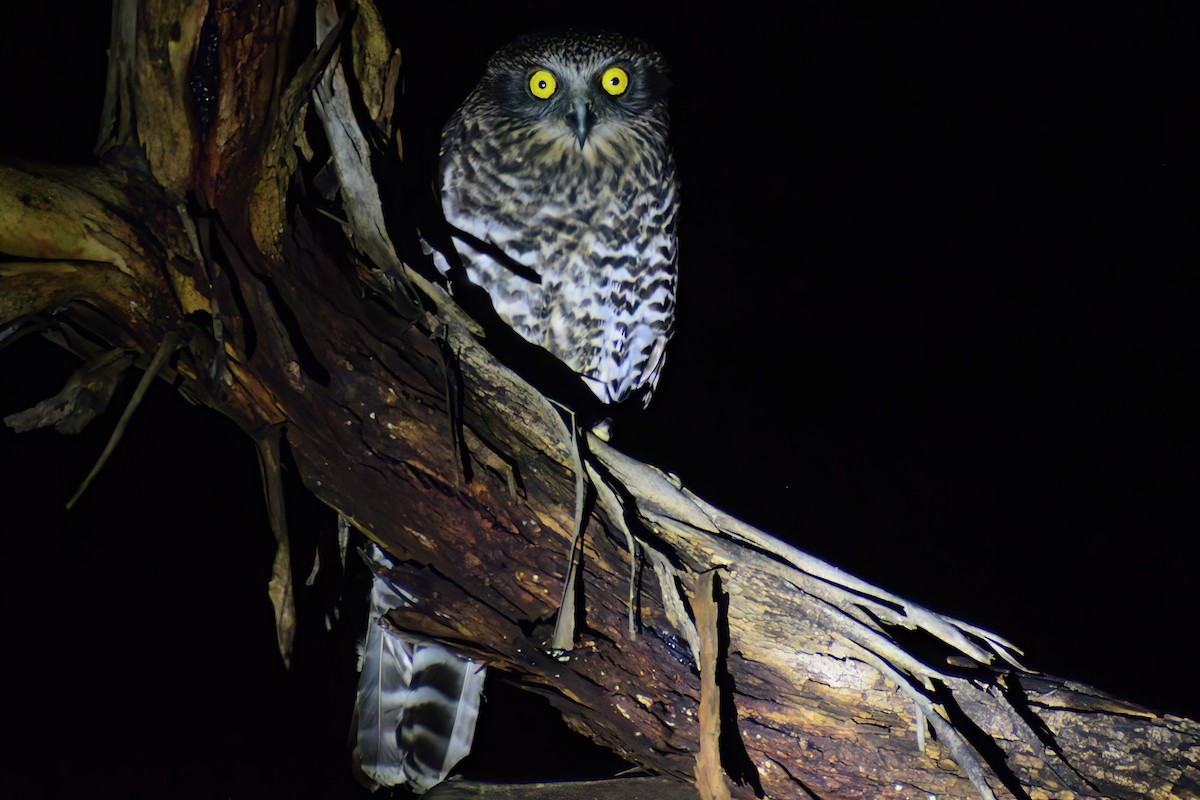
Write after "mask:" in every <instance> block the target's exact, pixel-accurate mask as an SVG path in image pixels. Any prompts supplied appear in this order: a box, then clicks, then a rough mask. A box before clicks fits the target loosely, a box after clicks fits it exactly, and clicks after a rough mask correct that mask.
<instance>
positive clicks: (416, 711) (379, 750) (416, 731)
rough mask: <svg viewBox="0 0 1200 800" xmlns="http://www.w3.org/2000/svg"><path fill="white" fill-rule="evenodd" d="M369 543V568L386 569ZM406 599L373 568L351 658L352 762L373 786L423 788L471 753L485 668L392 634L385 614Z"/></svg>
mask: <svg viewBox="0 0 1200 800" xmlns="http://www.w3.org/2000/svg"><path fill="white" fill-rule="evenodd" d="M370 547H371V551H370V552H369V554H368V555H369V558H370V559H371V560H372V561H373V562H374V564H375V565H380V566H390V561H389V560H388V558H387V556H386V555H384V553H383V551H382V550H380V549H379V548H378V547H375V545H373V544H372V545H370ZM373 566H374V565H373ZM414 602H415V600H414V598H412V597H410V596H408V595H407V593H405V592H404V591H403V590H402V589H400V588H399V587H397V586H396V585H394V584H392V583H391V582H390V581H389V580H388V579H387V578H386V577H384V576H383V575H380V574H379V573H378V572H376V573H375V575H374V580H373V581H372V585H371V613H370V619H369V621H368V624H367V639H366V643H365V645H364V647H363V653H362V659H361V661H360V663H359V672H360V675H359V680H358V696H357V698H356V700H355V731H356V737H357V738H356V744H355V746H354V763H355V765H356V767H357V768H358V769H359V770H360V771H361V772H362V774H363V775H365V776H366V777H367V778H368V779H369V780H370V781H371V782H373V783H374V784H377V785H380V786H400V785H404V786H407V787H408V788H409V789H411V790H412V791H414V792H418V793H423V792H426V791H428V790H429V789H431V788H433V787H434V786H436V785H437V784H438V783H441V782H442V781H443V780H445V778H446V776H447V775H449V774H450V770H452V769H453V768H454V766H455V765H456V764H458V762H459V761H461V760H462V759H463V758H465V757H466V756H467V754H468V753H470V752H471V740H472V739H473V738H474V736H475V719H476V717H477V716H478V715H479V704H480V700H481V698H482V696H483V679H484V674H485V668H484V666H483V665H482V664H478V663H476V662H474V661H471V660H470V659H467V658H464V657H462V656H460V655H457V654H455V653H452V652H451V651H449V650H447V649H446V648H444V647H441V646H439V645H434V644H426V643H424V642H416V641H413V640H411V639H407V638H405V637H404V636H402V635H401V634H399V633H398V632H396V630H395V629H393V628H392V627H391V626H390V625H389V624H388V622H387V620H386V618H385V617H386V615H387V612H388V611H390V610H391V609H393V608H397V607H399V606H402V605H412V604H413V603H414Z"/></svg>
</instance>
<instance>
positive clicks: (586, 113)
mask: <svg viewBox="0 0 1200 800" xmlns="http://www.w3.org/2000/svg"><path fill="white" fill-rule="evenodd" d="M595 124H596V112H594V111H592V104H591V103H589V102H587V101H586V100H582V99H579V100H576V101H575V105H574V106H572V108H571V110H570V112H569V113H568V114H567V127H569V128H570V129H571V131H572V132H573V133H574V134H575V138H576V139H578V140H579V149H581V150H582V149H583V143H584V142H586V141H587V137H588V134H589V133H591V131H592V126H593V125H595Z"/></svg>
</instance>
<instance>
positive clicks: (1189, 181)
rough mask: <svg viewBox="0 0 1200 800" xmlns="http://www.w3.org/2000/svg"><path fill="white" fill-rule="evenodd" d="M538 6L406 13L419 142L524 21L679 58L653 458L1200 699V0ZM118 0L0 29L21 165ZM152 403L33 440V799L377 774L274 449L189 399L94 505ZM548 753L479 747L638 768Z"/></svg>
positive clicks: (96, 89) (13, 567)
mask: <svg viewBox="0 0 1200 800" xmlns="http://www.w3.org/2000/svg"><path fill="white" fill-rule="evenodd" d="M397 5H399V4H397ZM503 5H504V4H495V6H487V5H483V4H465V5H463V4H457V5H455V6H454V7H453V8H446V9H443V10H441V11H437V12H434V11H430V12H421V13H408V12H403V13H402V12H396V13H393V15H392V16H393V19H392V22H393V23H394V27H393V31H394V38H395V40H396V41H397V42H398V44H399V46H400V47H401V49H402V51H403V54H404V61H405V69H406V87H407V100H406V103H407V105H406V122H405V123H404V124H405V125H406V133H405V153H406V156H407V157H408V158H410V159H412V160H414V161H416V162H417V163H418V164H419V160H420V159H432V158H434V157H435V153H436V139H435V137H436V131H437V128H438V127H439V126H440V124H441V122H442V121H443V120H444V119H445V117H446V116H448V115H449V113H450V112H451V111H452V110H453V108H454V106H455V105H456V104H457V103H458V101H459V100H460V99H461V98H462V97H463V96H464V95H465V94H466V93H467V92H468V91H469V90H470V88H471V87H472V86H473V84H474V81H475V79H476V78H477V76H478V75H479V73H480V70H481V68H482V64H483V62H484V60H485V59H486V57H487V55H488V54H489V53H490V52H491V51H492V50H493V49H495V47H497V46H499V45H500V44H503V43H504V42H505V41H507V40H508V39H509V38H510V37H511V36H513V35H515V34H517V33H520V32H523V31H526V30H529V29H532V28H535V27H545V26H556V25H557V26H566V25H575V26H580V27H606V28H610V29H615V30H622V31H625V32H628V33H633V34H636V35H641V36H643V37H645V38H647V39H649V40H650V41H652V42H654V43H655V44H656V45H658V46H659V48H660V49H662V50H663V51H664V52H665V54H666V56H667V58H668V60H669V62H670V63H671V65H672V67H673V74H674V82H675V88H674V92H673V95H672V123H673V139H674V142H675V147H676V152H677V155H678V158H679V164H680V171H681V175H682V179H683V202H684V211H683V219H682V230H681V254H682V255H681V283H680V296H679V318H678V333H677V336H676V339H675V340H674V342H673V343H672V346H671V349H670V350H669V356H668V359H667V365H666V368H665V370H664V372H663V378H662V382H661V384H660V389H659V392H658V394H657V395H656V397H655V402H654V403H653V405H652V406H651V408H650V409H649V410H648V411H647V412H646V413H645V414H644V415H643V416H641V417H640V418H638V419H636V420H632V421H631V422H630V423H629V424H628V425H627V426H626V427H625V428H624V429H622V430H619V431H617V438H616V444H617V445H618V446H620V447H622V448H623V449H625V450H627V451H629V452H632V453H633V454H635V455H637V456H639V457H640V458H643V459H644V460H648V461H650V462H652V463H655V464H658V465H660V466H662V467H664V468H667V469H670V470H672V471H674V472H676V473H678V474H679V475H680V476H681V477H682V479H683V480H684V482H685V483H686V484H687V485H688V486H689V488H691V489H693V490H694V491H696V492H697V493H698V494H700V495H701V496H704V497H705V498H707V499H709V500H711V501H712V502H714V503H715V504H716V505H718V506H720V507H723V508H725V509H727V510H729V511H730V512H732V513H734V514H735V515H737V516H739V517H741V518H743V519H745V520H747V521H748V522H750V523H752V524H755V525H757V526H759V527H761V528H763V529H765V530H767V531H770V532H772V533H774V534H776V535H778V536H781V537H783V538H786V539H788V540H789V541H791V542H793V543H794V544H796V545H797V546H799V547H801V548H802V549H804V550H806V551H808V552H810V553H812V554H814V555H818V556H820V557H823V558H825V559H827V560H829V561H831V562H833V563H835V564H837V565H838V566H840V567H843V568H844V569H846V570H848V571H850V572H852V573H855V574H857V575H859V576H861V577H863V578H865V579H867V580H870V581H872V582H874V583H876V584H879V585H880V586H883V587H885V588H887V589H889V590H891V591H894V592H895V593H897V594H900V595H902V596H905V597H908V598H911V599H913V600H916V601H919V602H921V603H923V604H925V605H927V606H929V607H932V608H933V609H936V610H938V611H942V612H946V613H949V614H952V615H954V616H957V617H959V618H962V619H966V620H969V621H971V622H974V623H976V624H979V625H982V626H983V627H986V628H990V629H992V630H994V631H996V632H998V633H1000V634H1002V635H1003V636H1005V637H1006V638H1008V639H1010V640H1012V641H1014V642H1015V643H1017V644H1018V645H1020V646H1022V647H1023V648H1024V649H1025V651H1026V662H1027V663H1028V665H1029V666H1031V667H1033V668H1036V669H1041V670H1044V671H1047V672H1050V673H1053V674H1057V675H1061V676H1064V677H1068V678H1072V679H1076V680H1079V681H1082V682H1084V683H1088V684H1092V685H1094V686H1096V687H1098V688H1100V689H1103V690H1105V691H1108V692H1110V693H1112V694H1114V695H1117V696H1119V697H1122V698H1124V699H1128V700H1132V701H1135V702H1140V703H1143V704H1145V705H1148V706H1150V707H1153V708H1156V709H1161V710H1166V711H1171V712H1175V713H1179V714H1182V715H1186V716H1190V717H1192V718H1198V717H1200V691H1198V690H1197V688H1196V684H1195V678H1194V676H1195V673H1196V668H1195V666H1194V664H1192V663H1191V662H1189V661H1188V660H1187V656H1186V655H1185V652H1186V651H1188V650H1189V649H1190V646H1191V644H1192V642H1193V640H1194V639H1195V635H1196V630H1197V623H1196V618H1197V613H1198V612H1200V601H1198V600H1197V594H1196V586H1197V581H1196V578H1195V576H1196V567H1197V559H1196V556H1195V555H1194V551H1193V550H1192V549H1191V543H1192V541H1193V540H1194V539H1195V538H1196V536H1197V533H1198V532H1200V422H1198V419H1200V415H1198V409H1200V314H1198V313H1197V312H1198V310H1200V273H1198V270H1197V267H1198V266H1200V265H1198V255H1200V243H1198V241H1197V237H1196V226H1195V221H1196V220H1197V213H1196V212H1197V203H1196V199H1195V198H1196V192H1197V177H1198V175H1197V172H1198V171H1197V156H1196V152H1197V145H1196V142H1197V141H1198V134H1200V115H1198V113H1197V105H1196V94H1195V91H1194V87H1195V84H1194V81H1193V80H1192V79H1185V76H1186V75H1195V74H1200V64H1197V63H1196V62H1197V61H1198V60H1200V59H1198V58H1197V52H1200V51H1197V50H1196V48H1195V44H1194V43H1195V42H1196V41H1197V37H1198V34H1200V25H1198V24H1197V23H1198V20H1197V14H1196V10H1195V9H1194V8H1192V7H1191V6H1188V5H1186V4H1183V3H1177V4H1159V3H1155V4H1136V3H1127V4H1124V5H1123V6H1121V7H1112V8H1109V7H1107V6H1105V5H1104V4H1086V5H1085V4H1070V6H1071V8H1070V9H1068V8H1067V5H1068V4H1057V9H1058V10H1052V11H1051V10H1047V9H1046V8H1045V7H1035V6H1034V5H1031V6H1030V7H1029V8H1027V9H1026V10H1023V11H1019V10H1015V9H1016V6H1011V5H1010V6H1008V8H1007V9H1006V10H1005V11H1003V12H1001V11H998V10H984V9H981V8H967V7H964V6H965V5H966V4H963V6H960V5H958V4H953V3H935V2H930V3H905V4H898V3H897V4H888V3H862V2H851V3H840V4H839V3H833V2H819V3H817V2H814V3H804V4H796V5H795V6H794V7H791V8H785V7H784V6H783V5H782V4H779V5H774V4H771V5H765V6H762V7H760V6H757V5H753V4H746V3H740V4H736V5H731V6H730V8H731V9H736V12H734V11H728V12H725V13H722V14H721V15H716V14H703V13H699V12H697V11H695V10H694V9H693V6H692V4H687V3H682V2H679V3H661V4H653V5H650V6H646V7H645V8H642V9H638V8H637V7H636V6H633V5H629V6H619V5H613V4H599V5H595V6H593V7H592V8H590V9H589V10H590V11H592V12H593V14H592V15H585V14H583V13H571V14H570V15H569V16H563V15H562V13H561V11H560V10H559V9H558V8H557V6H558V5H562V4H552V3H546V4H536V5H535V4H524V3H522V4H513V6H512V8H500V6H503ZM1044 5H1049V4H1044ZM893 6H895V8H894V7H893ZM899 7H903V8H904V9H906V10H905V11H898V10H897V8H899ZM464 9H466V10H464ZM596 13H600V14H603V15H609V16H605V17H603V18H597V17H595V16H594V14H596ZM406 14H407V15H406ZM108 15H109V12H108V10H107V8H106V7H105V4H103V3H94V4H92V3H88V4H74V3H70V2H67V0H40V2H38V3H33V4H19V5H18V6H17V7H14V8H12V9H6V10H5V11H4V12H3V13H2V14H0V64H2V65H3V67H4V74H5V76H6V78H5V80H4V81H3V82H0V153H5V154H13V155H19V156H23V157H27V158H32V159H42V160H50V161H55V162H62V163H87V162H90V161H91V160H92V157H91V155H90V151H91V147H92V144H93V141H94V138H95V131H96V121H97V119H98V118H99V113H100V105H101V101H102V99H103V78H104V69H105V63H106V62H105V48H106V47H107V45H108V26H109V19H108ZM470 20H474V23H470V22H469V21H470ZM468 24H469V27H467V26H468ZM1188 64H1191V66H1190V67H1189V66H1188ZM428 163H431V162H427V164H428ZM0 290H2V285H0ZM76 365H77V361H76V360H75V359H74V358H73V357H72V356H70V355H69V354H67V353H65V352H64V351H61V350H59V349H57V348H55V347H54V346H52V345H49V344H47V343H45V342H43V341H42V340H40V339H37V338H36V337H27V338H25V339H22V340H21V341H19V342H18V343H16V344H14V345H12V346H11V347H9V348H7V349H5V350H3V351H0V415H4V414H10V413H13V412H15V411H19V410H22V409H24V408H27V407H29V406H31V405H33V404H34V403H36V402H37V401H38V400H41V399H43V398H45V397H48V396H50V395H53V394H54V393H55V392H57V391H58V389H59V388H61V385H62V383H63V382H64V381H65V380H66V378H67V376H68V375H69V374H70V372H71V370H72V369H74V367H75V366H76ZM131 391H132V382H131V381H128V380H127V385H126V386H124V388H123V390H122V391H121V392H119V393H118V395H117V397H116V399H115V400H114V402H113V404H112V407H110V409H109V411H108V413H107V414H106V415H104V416H103V417H102V418H100V419H99V420H98V421H97V422H95V423H93V424H92V426H91V427H90V428H89V429H88V430H87V431H85V432H84V433H83V434H81V435H79V436H74V437H65V436H61V435H59V434H57V433H54V432H48V431H39V432H35V433H29V434H23V435H20V436H18V435H14V434H13V433H12V432H11V431H9V430H8V429H7V428H4V429H3V430H0V464H3V468H2V474H3V480H0V509H2V512H3V513H2V515H0V548H2V549H0V581H2V584H0V597H2V598H3V600H2V603H3V604H2V606H0V610H2V612H3V619H4V621H5V630H4V632H3V642H4V647H3V651H4V655H5V658H4V660H5V662H6V667H7V669H6V674H7V678H6V681H5V693H4V694H5V709H6V710H5V718H6V722H7V724H6V725H5V727H6V729H7V730H8V731H9V733H10V737H9V738H10V739H14V738H15V739H16V740H17V741H18V742H19V744H18V745H16V749H13V746H12V745H9V746H8V749H7V750H5V751H4V755H5V756H6V758H5V759H4V760H5V762H7V764H6V766H5V769H3V770H0V774H2V775H3V778H2V779H0V780H3V781H16V784H17V786H18V787H19V793H17V794H13V793H11V792H3V793H4V794H5V795H6V796H21V797H33V796H40V797H64V798H65V797H78V796H85V795H86V796H90V797H104V796H124V797H197V798H208V797H274V796H281V795H287V796H291V797H308V796H314V797H315V796H321V797H334V796H348V797H350V796H366V795H365V793H363V792H362V791H361V790H359V789H358V788H357V787H356V786H355V785H354V784H353V783H352V782H351V781H350V779H349V769H348V748H347V744H346V741H347V733H348V725H349V712H350V704H351V703H352V699H353V684H354V655H353V645H354V639H355V637H356V636H357V635H358V634H359V629H360V627H361V624H360V621H359V616H356V615H361V613H362V609H361V608H359V607H358V606H357V605H355V604H353V603H351V604H350V605H349V606H344V607H343V611H342V619H341V620H340V621H339V622H337V623H336V624H334V625H333V628H332V631H330V632H327V631H326V629H325V624H324V617H325V615H326V614H327V613H330V612H331V609H332V601H331V599H330V598H331V596H333V595H335V594H336V593H337V592H338V591H339V589H340V588H342V584H341V583H340V582H339V579H338V578H337V577H336V576H335V575H334V574H333V573H334V570H331V569H327V570H326V571H325V572H324V573H323V577H322V580H321V581H320V582H319V584H318V586H316V587H314V588H313V589H309V590H302V591H301V595H300V598H299V602H300V609H299V610H300V615H301V620H300V624H301V631H300V637H299V640H298V643H297V652H296V655H295V658H294V662H293V668H292V670H291V671H290V672H288V673H285V672H284V671H283V669H282V667H281V666H280V664H279V663H278V657H277V655H276V653H275V641H274V629H273V623H272V617H271V610H270V606H269V604H268V601H267V599H266V593H265V587H266V581H267V578H268V576H269V571H270V564H271V554H272V551H273V547H274V542H273V539H272V538H271V534H270V531H269V528H268V525H267V520H266V513H265V510H264V507H263V502H262V499H261V492H260V488H259V487H260V483H259V480H260V479H259V476H258V467H257V464H256V460H255V455H254V447H253V444H252V442H251V441H250V439H249V438H248V437H246V436H245V435H244V434H242V433H241V432H240V431H239V430H238V429H237V428H236V427H235V426H234V425H233V424H232V423H229V422H227V421H226V420H224V419H223V418H222V417H221V416H220V415H219V414H217V413H216V412H214V411H211V410H208V409H202V408H195V407H191V406H189V405H187V404H186V403H185V402H184V401H183V400H182V399H181V398H180V397H179V396H178V395H177V394H175V393H174V392H173V391H172V390H171V388H170V387H168V386H166V385H165V384H162V385H157V386H155V387H154V388H153V390H152V391H151V393H150V395H149V397H148V398H147V401H146V402H145V403H144V404H143V408H142V410H141V411H140V412H139V413H138V415H137V416H136V417H135V418H134V420H133V422H132V424H131V426H130V429H129V431H128V432H127V434H126V437H125V440H124V442H123V443H122V444H121V446H120V447H119V448H118V450H117V451H116V453H115V454H114V456H113V458H112V460H111V461H110V463H109V465H108V466H107V468H106V469H105V471H104V472H102V473H101V475H100V476H99V478H98V479H97V480H96V482H95V483H94V484H93V485H92V487H91V488H90V489H89V491H88V493H87V494H86V495H85V496H84V498H83V499H82V501H81V502H80V504H79V505H78V506H77V508H76V510H75V511H73V512H71V513H65V512H64V511H63V510H62V508H63V504H64V503H65V502H66V500H67V499H68V498H69V497H70V496H71V494H72V493H73V492H74V491H75V489H76V488H77V486H78V485H79V482H80V481H81V480H82V479H83V477H84V475H86V473H87V472H88V470H89V469H90V467H91V465H92V463H93V461H94V460H95V458H96V457H97V456H98V454H99V453H100V451H101V449H102V448H103V446H104V443H105V441H106V440H107V438H108V436H109V433H110V432H111V430H112V427H113V425H114V424H115V421H116V419H117V417H118V416H119V414H120V410H121V408H122V407H123V405H124V403H125V401H126V400H127V399H128V397H129V395H130V393H131ZM289 479H290V480H291V482H292V486H291V489H292V491H291V494H290V495H289V498H288V503H289V507H288V512H289V521H290V524H291V526H292V528H293V535H294V536H295V537H296V538H297V539H298V540H299V544H298V547H307V548H310V549H311V548H312V547H314V546H316V543H318V542H320V543H322V545H323V546H327V544H328V542H329V541H330V540H331V538H332V534H333V525H334V517H333V513H332V512H331V511H329V510H328V509H325V508H324V507H322V506H320V504H318V503H317V502H316V501H314V500H312V499H311V498H310V497H307V496H306V494H305V493H304V491H303V489H302V488H301V487H300V486H299V481H298V479H297V478H296V477H295V476H294V475H291V476H290V478H289ZM299 560H300V561H301V564H300V566H298V567H297V570H301V571H304V572H306V570H307V564H305V563H304V562H303V558H300V559H299ZM303 577H304V574H301V575H300V576H299V579H300V580H303ZM361 577H362V576H361V575H359V576H357V577H355V576H352V578H351V580H352V581H353V580H357V579H360V578H361ZM354 585H355V584H353V583H352V584H351V586H354ZM352 591H355V592H356V591H357V589H353V590H352ZM362 593H363V594H364V595H365V584H364V585H363V587H362ZM494 694H495V697H494V699H492V700H490V701H489V705H488V706H487V707H485V712H484V714H485V721H484V725H485V728H484V730H483V731H482V733H481V738H483V739H484V741H485V742H486V741H492V742H493V743H494V744H493V745H492V746H493V747H495V748H498V751H499V749H503V748H504V747H509V750H510V751H511V746H510V745H506V744H502V743H505V742H511V741H512V739H513V738H514V733H513V730H512V728H511V727H506V725H507V723H510V722H511V721H512V720H513V719H514V718H515V716H516V714H517V711H516V710H514V709H517V708H519V707H520V705H519V703H518V702H517V701H518V700H519V698H518V699H517V700H514V699H513V698H511V697H508V696H506V695H505V694H504V692H503V690H502V688H496V689H495V693H494ZM548 725H549V723H547V726H548ZM531 726H532V723H530V724H526V723H521V724H520V726H519V730H520V731H521V734H522V735H525V734H526V733H527V731H528V730H529V729H530V727H531ZM550 740H551V741H552V742H554V744H553V745H551V744H542V743H538V744H537V745H536V747H535V746H533V745H531V746H530V747H529V750H528V752H529V754H530V757H529V758H528V759H527V760H526V759H518V760H514V759H513V758H512V757H511V756H508V758H507V759H499V758H494V757H493V758H491V759H489V758H488V757H487V756H486V755H483V754H481V755H480V756H479V757H472V759H471V761H469V762H467V763H466V764H465V765H464V767H467V768H468V772H471V771H472V770H473V771H474V773H475V774H477V775H479V776H481V777H496V778H502V779H508V778H511V779H516V778H527V779H533V778H538V777H545V778H561V777H567V776H569V775H571V774H572V770H575V769H579V770H582V773H579V774H588V772H589V771H591V772H592V773H595V774H601V773H602V772H603V771H604V769H606V768H607V767H608V765H605V764H602V765H600V766H596V763H597V762H594V761H590V762H589V764H590V766H587V767H578V766H577V764H579V763H581V762H580V760H579V759H582V758H585V757H586V756H588V754H587V753H584V754H583V755H578V753H577V752H576V751H574V750H572V749H571V747H570V746H569V744H567V743H565V742H566V741H567V737H566V736H565V735H559V734H552V735H551V737H550ZM550 747H558V748H559V750H557V751H555V750H547V748H550ZM534 753H540V755H537V756H536V757H534V756H533V754H534ZM506 761H507V763H505V762H506ZM526 762H527V763H526Z"/></svg>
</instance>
